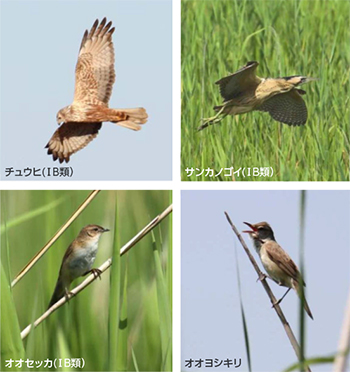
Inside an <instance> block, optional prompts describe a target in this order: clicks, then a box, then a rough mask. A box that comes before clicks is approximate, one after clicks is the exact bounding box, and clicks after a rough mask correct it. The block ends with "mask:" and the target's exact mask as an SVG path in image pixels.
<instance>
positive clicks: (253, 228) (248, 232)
mask: <svg viewBox="0 0 350 372" xmlns="http://www.w3.org/2000/svg"><path fill="white" fill-rule="evenodd" d="M243 223H244V224H246V225H247V226H249V227H250V228H251V230H244V231H242V232H243V233H247V234H254V233H255V232H257V231H258V229H257V228H255V227H254V226H253V225H252V224H251V223H249V222H243Z"/></svg>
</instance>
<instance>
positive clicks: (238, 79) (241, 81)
mask: <svg viewBox="0 0 350 372" xmlns="http://www.w3.org/2000/svg"><path fill="white" fill-rule="evenodd" d="M258 65H259V63H258V62H255V61H253V62H248V63H247V64H246V65H245V66H243V67H242V68H240V69H239V70H238V71H236V72H234V73H233V74H231V75H228V76H226V77H224V78H222V79H220V80H218V81H217V82H215V84H218V85H219V86H220V94H221V96H222V97H223V99H224V101H229V100H230V99H233V98H236V97H238V96H240V95H241V94H243V93H244V92H245V91H247V90H250V89H251V88H252V87H254V86H258V85H259V84H260V82H261V79H260V78H259V77H257V76H256V75H255V70H256V68H257V66H258Z"/></svg>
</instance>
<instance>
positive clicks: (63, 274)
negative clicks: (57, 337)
mask: <svg viewBox="0 0 350 372" xmlns="http://www.w3.org/2000/svg"><path fill="white" fill-rule="evenodd" d="M107 231H109V230H108V229H105V228H103V227H101V226H99V225H87V226H85V227H84V228H83V229H81V231H80V233H79V235H78V236H77V238H76V239H75V240H73V242H72V243H71V244H70V245H69V247H68V248H67V250H66V253H65V255H64V256H63V259H62V264H61V268H60V272H59V275H58V279H57V283H56V287H55V290H54V293H53V295H52V297H51V301H50V303H49V308H50V307H51V306H52V305H53V304H54V303H56V302H57V301H58V300H60V299H61V298H62V297H63V296H67V297H68V296H69V294H70V292H69V287H70V285H71V283H72V282H73V280H75V279H77V278H79V277H80V276H84V275H87V274H89V273H92V274H94V275H95V276H100V275H101V270H99V269H94V268H92V265H93V263H94V261H95V257H96V254H97V249H98V242H99V240H100V238H101V235H102V234H103V233H105V232H107Z"/></svg>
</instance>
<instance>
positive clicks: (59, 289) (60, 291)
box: [48, 279, 66, 309]
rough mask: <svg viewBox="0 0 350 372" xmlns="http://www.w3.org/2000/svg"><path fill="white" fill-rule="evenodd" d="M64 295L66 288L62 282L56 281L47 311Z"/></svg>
mask: <svg viewBox="0 0 350 372" xmlns="http://www.w3.org/2000/svg"><path fill="white" fill-rule="evenodd" d="M65 294H66V288H65V286H64V284H63V282H62V280H60V279H58V280H57V284H56V287H55V290H54V292H53V295H52V297H51V300H50V303H49V306H48V309H49V308H50V307H51V306H52V305H53V304H55V303H56V302H57V301H58V300H60V299H61V298H62V297H63V296H64V295H65Z"/></svg>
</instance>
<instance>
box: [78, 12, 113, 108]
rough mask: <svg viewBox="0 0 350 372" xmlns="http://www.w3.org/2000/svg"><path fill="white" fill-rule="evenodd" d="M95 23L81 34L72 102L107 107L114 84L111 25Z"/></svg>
mask: <svg viewBox="0 0 350 372" xmlns="http://www.w3.org/2000/svg"><path fill="white" fill-rule="evenodd" d="M106 22H107V20H106V18H103V20H102V22H101V23H100V24H99V23H98V20H96V21H95V23H94V24H93V26H92V28H91V30H90V31H89V32H88V31H87V30H86V31H85V33H84V36H83V39H82V41H81V45H80V51H79V57H78V62H77V65H76V68H75V91H74V102H73V104H77V103H79V102H89V103H95V104H102V105H103V104H105V105H108V102H109V99H110V97H111V94H112V88H113V84H114V81H115V71H114V47H113V42H112V34H113V32H114V27H113V28H111V25H112V22H108V23H107V25H106Z"/></svg>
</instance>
